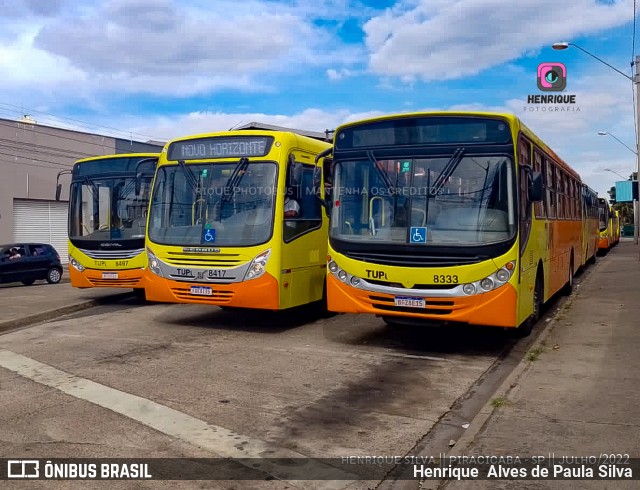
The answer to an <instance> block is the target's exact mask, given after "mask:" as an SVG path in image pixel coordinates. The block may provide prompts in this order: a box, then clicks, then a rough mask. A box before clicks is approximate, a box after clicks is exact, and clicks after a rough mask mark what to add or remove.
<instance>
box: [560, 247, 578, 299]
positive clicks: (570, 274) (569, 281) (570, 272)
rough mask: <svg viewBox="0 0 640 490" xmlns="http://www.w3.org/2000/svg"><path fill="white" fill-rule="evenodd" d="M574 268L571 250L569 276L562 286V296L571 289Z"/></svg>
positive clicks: (566, 294)
mask: <svg viewBox="0 0 640 490" xmlns="http://www.w3.org/2000/svg"><path fill="white" fill-rule="evenodd" d="M574 273H575V270H574V268H573V252H571V260H570V262H569V278H568V279H567V283H566V284H565V285H564V287H563V288H562V294H563V295H564V296H569V295H570V294H571V292H572V291H573V274H574Z"/></svg>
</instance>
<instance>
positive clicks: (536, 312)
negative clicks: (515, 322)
mask: <svg viewBox="0 0 640 490" xmlns="http://www.w3.org/2000/svg"><path fill="white" fill-rule="evenodd" d="M543 303H544V283H543V282H542V276H541V274H540V273H538V275H537V276H536V285H535V287H534V288H533V312H532V313H531V315H530V316H529V318H527V319H526V320H525V321H524V322H522V324H521V325H520V326H519V327H518V328H516V329H515V331H514V332H513V334H514V336H515V337H517V338H524V337H528V336H529V335H531V332H532V331H533V327H534V325H535V324H536V323H538V320H539V319H540V316H541V315H542V305H543Z"/></svg>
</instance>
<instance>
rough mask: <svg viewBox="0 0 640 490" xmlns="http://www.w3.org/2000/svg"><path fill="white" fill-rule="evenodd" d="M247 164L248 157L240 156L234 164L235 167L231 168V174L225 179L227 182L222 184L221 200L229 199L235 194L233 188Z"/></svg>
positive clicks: (242, 175)
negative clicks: (236, 163)
mask: <svg viewBox="0 0 640 490" xmlns="http://www.w3.org/2000/svg"><path fill="white" fill-rule="evenodd" d="M248 166H249V159H248V158H247V157H242V158H241V159H240V161H239V162H238V165H236V168H234V169H233V172H232V173H231V176H230V177H229V179H228V180H227V183H226V184H225V185H224V190H223V192H222V202H227V201H229V200H230V199H231V198H232V197H233V195H234V194H235V189H236V187H237V185H238V184H239V183H240V181H241V180H242V177H244V171H245V170H246V169H247V167H248Z"/></svg>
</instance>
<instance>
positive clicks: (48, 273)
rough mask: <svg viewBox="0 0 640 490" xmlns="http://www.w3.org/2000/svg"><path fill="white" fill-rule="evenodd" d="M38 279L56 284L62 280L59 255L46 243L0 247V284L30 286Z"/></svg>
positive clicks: (11, 244) (15, 244) (13, 244)
mask: <svg viewBox="0 0 640 490" xmlns="http://www.w3.org/2000/svg"><path fill="white" fill-rule="evenodd" d="M39 279H44V280H46V281H47V282H48V283H49V284H57V283H59V282H60V279H62V264H61V263H60V254H58V252H57V251H56V249H55V248H53V247H52V246H51V245H49V244H47V243H10V244H8V245H0V283H3V282H21V283H23V284H25V285H27V286H30V285H31V284H33V283H34V282H35V281H37V280H39Z"/></svg>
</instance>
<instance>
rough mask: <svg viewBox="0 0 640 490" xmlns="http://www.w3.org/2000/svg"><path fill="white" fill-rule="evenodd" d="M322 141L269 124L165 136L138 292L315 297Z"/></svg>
mask: <svg viewBox="0 0 640 490" xmlns="http://www.w3.org/2000/svg"><path fill="white" fill-rule="evenodd" d="M330 147H331V145H330V144H329V143H328V142H326V141H321V140H319V139H314V138H310V137H306V136H302V135H300V134H296V133H293V132H282V131H270V130H239V131H226V132H217V133H209V134H200V135H194V136H189V137H185V138H180V139H176V140H173V141H171V142H169V143H168V144H167V145H166V146H165V148H164V150H163V152H162V154H161V156H160V161H159V163H158V168H157V170H156V176H155V179H154V185H153V194H152V198H151V203H150V209H149V223H148V229H147V241H146V246H147V252H148V256H149V267H148V270H147V275H148V281H147V299H149V300H153V301H160V302H175V303H200V304H210V305H217V306H221V307H240V308H257V309H268V310H281V309H286V308H290V307H294V306H300V305H304V304H308V303H312V302H316V301H320V300H322V298H323V294H324V285H325V275H326V274H325V270H326V250H327V230H328V218H327V216H326V215H325V213H323V212H322V206H321V204H320V199H321V198H322V192H323V189H322V185H321V184H322V182H321V180H322V175H321V172H316V171H315V167H314V160H315V157H316V156H317V155H318V154H320V153H321V152H323V151H325V150H327V149H330ZM290 200H293V202H295V204H293V203H292V202H291V201H290ZM285 202H286V203H287V204H285ZM285 206H286V209H287V210H289V208H291V209H293V210H294V211H295V212H293V213H291V212H288V213H287V217H285ZM291 214H296V216H290V215H291Z"/></svg>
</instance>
